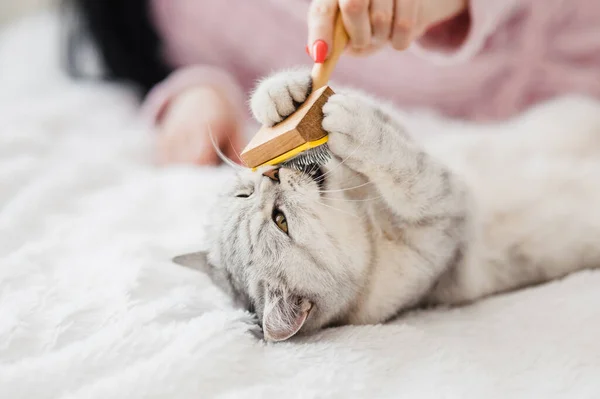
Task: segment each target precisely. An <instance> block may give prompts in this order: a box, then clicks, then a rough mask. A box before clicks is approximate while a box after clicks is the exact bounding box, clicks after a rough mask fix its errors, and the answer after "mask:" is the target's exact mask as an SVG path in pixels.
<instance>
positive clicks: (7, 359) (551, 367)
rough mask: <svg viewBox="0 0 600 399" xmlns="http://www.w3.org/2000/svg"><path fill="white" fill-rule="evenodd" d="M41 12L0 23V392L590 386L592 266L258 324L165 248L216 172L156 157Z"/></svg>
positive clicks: (337, 393)
mask: <svg viewBox="0 0 600 399" xmlns="http://www.w3.org/2000/svg"><path fill="white" fill-rule="evenodd" d="M55 28H56V26H55V24H54V23H53V17H52V16H51V15H42V16H39V17H36V18H32V19H30V20H27V21H25V22H22V23H20V24H19V25H16V26H13V27H11V28H10V29H8V30H7V31H5V32H4V33H3V34H2V35H1V36H0V88H1V90H0V392H2V394H1V396H2V397H3V398H36V399H41V398H58V397H60V398H136V397H153V398H163V397H164V398H178V399H183V398H209V397H210V398H212V397H219V398H233V397H236V398H238V397H261V398H263V397H273V398H283V397H303V398H311V397H315V398H316V397H320V398H321V397H339V398H347V397H364V398H374V397H394V398H398V397H403V398H404V397H415V398H426V397H431V398H440V397H444V398H494V397H498V398H505V397H510V398H517V397H522V398H559V397H560V398H593V397H595V398H598V397H600V273H599V272H583V273H579V274H576V275H573V276H571V277H569V278H567V279H564V280H562V281H557V282H554V283H550V284H546V285H543V286H539V287H535V288H530V289H527V290H522V291H520V292H516V293H513V294H509V295H503V296H499V297H495V298H491V299H488V300H485V301H482V302H480V303H478V304H475V305H473V306H468V307H464V308H459V309H452V310H444V309H438V310H433V311H423V312H418V313H413V314H410V315H407V316H405V317H403V318H401V319H399V320H397V321H396V322H394V323H390V324H387V325H383V326H364V327H344V328H337V329H331V330H327V331H323V332H321V333H319V334H317V335H314V336H311V337H308V338H302V339H296V340H292V341H290V342H287V343H282V344H274V345H271V344H265V343H263V342H261V341H258V340H257V339H256V338H255V337H254V336H253V335H252V334H250V333H249V332H248V330H249V328H250V326H251V318H250V316H249V315H247V314H246V313H244V312H240V311H236V310H233V309H232V308H231V307H230V305H229V303H228V301H227V298H225V297H224V296H223V295H222V294H221V293H220V292H219V291H218V290H217V289H216V288H215V287H213V286H212V285H211V283H210V281H209V280H208V279H207V278H206V277H204V276H203V275H201V274H199V273H195V272H193V271H190V270H187V269H183V268H180V267H177V266H174V265H173V264H171V263H170V258H171V257H172V256H173V255H178V254H180V253H183V252H187V251H192V250H196V249H200V248H202V247H203V221H204V219H205V216H206V214H207V211H208V209H207V206H208V205H209V204H210V203H211V201H214V200H215V193H216V190H217V189H218V188H219V187H220V186H221V185H222V184H224V181H225V180H226V179H228V178H229V177H230V173H229V172H228V171H227V170H226V169H194V168H185V167H177V168H167V169H159V168H155V167H153V166H152V165H151V163H150V162H149V156H148V154H149V148H150V143H151V141H150V136H149V135H148V134H147V132H146V131H145V129H144V128H143V126H141V125H140V124H139V123H138V122H137V119H136V117H135V116H136V114H135V110H136V103H135V100H134V98H133V97H132V95H131V94H130V93H128V92H126V91H125V90H123V89H118V88H114V87H108V86H98V85H94V84H91V83H90V84H87V85H74V84H73V83H70V82H69V81H67V80H66V79H65V78H64V77H63V76H62V75H61V74H60V72H59V69H58V66H57V65H56V64H57V57H58V55H57V47H56V44H55V43H54V40H55V39H56V37H55V36H54V35H55V34H56V33H57V32H56V29H55ZM575 105H576V104H574V106H575ZM599 109H600V107H599ZM431 123H433V122H431ZM452 128H454V129H458V127H456V126H454V127H452ZM513 128H514V126H513ZM496 129H498V128H496ZM599 182H600V177H599Z"/></svg>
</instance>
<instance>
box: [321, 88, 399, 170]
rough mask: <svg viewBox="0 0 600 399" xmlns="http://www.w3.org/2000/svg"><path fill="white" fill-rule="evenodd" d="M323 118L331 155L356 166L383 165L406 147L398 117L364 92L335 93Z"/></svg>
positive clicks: (327, 105) (326, 106) (325, 107)
mask: <svg viewBox="0 0 600 399" xmlns="http://www.w3.org/2000/svg"><path fill="white" fill-rule="evenodd" d="M323 116H324V117H323V123H322V126H323V129H324V130H325V131H327V132H328V133H329V148H330V149H331V151H332V153H333V154H335V155H336V156H338V157H340V158H343V159H346V160H347V161H350V162H351V163H353V164H354V163H355V162H359V163H361V164H364V165H363V166H367V164H368V165H371V164H372V163H373V162H374V161H377V162H381V160H382V159H383V158H386V157H388V156H390V155H392V154H395V153H398V152H399V151H400V152H401V150H403V149H404V148H405V147H406V145H407V141H408V140H407V139H408V136H407V134H406V129H405V127H404V124H403V123H402V122H401V121H400V119H399V117H398V115H396V114H395V113H394V112H393V111H392V110H391V109H389V108H388V106H386V105H384V104H380V103H379V102H378V101H377V100H375V99H372V98H370V97H368V96H366V95H364V94H362V93H348V94H334V95H333V96H331V97H330V98H329V99H328V100H327V103H326V104H325V105H324V106H323ZM355 166H356V165H355Z"/></svg>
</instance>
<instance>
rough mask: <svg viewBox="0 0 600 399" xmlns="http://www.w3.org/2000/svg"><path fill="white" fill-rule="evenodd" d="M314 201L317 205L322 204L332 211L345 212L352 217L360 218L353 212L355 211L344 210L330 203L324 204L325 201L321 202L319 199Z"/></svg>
mask: <svg viewBox="0 0 600 399" xmlns="http://www.w3.org/2000/svg"><path fill="white" fill-rule="evenodd" d="M315 203H317V204H319V205H322V206H324V207H326V208H329V209H333V210H334V211H337V212H340V213H343V214H346V215H348V216H352V217H354V218H356V219H360V218H359V216H358V215H357V214H355V213H351V212H348V211H345V210H343V209H339V208H336V207H335V206H331V205H328V204H325V203H323V202H321V201H315Z"/></svg>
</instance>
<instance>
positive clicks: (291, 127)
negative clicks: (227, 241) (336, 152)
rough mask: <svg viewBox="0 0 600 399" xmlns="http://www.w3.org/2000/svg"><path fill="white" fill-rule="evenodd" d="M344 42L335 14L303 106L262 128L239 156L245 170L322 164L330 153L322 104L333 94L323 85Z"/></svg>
mask: <svg viewBox="0 0 600 399" xmlns="http://www.w3.org/2000/svg"><path fill="white" fill-rule="evenodd" d="M347 43H348V34H347V33H346V30H345V29H344V23H343V22H342V16H341V13H339V12H338V15H337V18H336V23H335V29H334V35H333V44H332V48H331V52H330V53H329V57H328V58H327V59H326V60H325V61H324V62H322V63H316V64H315V65H314V66H313V69H312V72H311V78H312V92H311V94H310V95H309V96H308V98H307V99H306V100H305V101H304V103H303V104H302V105H301V106H300V107H299V108H298V109H297V110H296V111H295V112H294V113H293V114H291V115H290V116H288V117H287V118H286V119H285V120H283V121H281V122H279V123H278V124H276V125H275V126H273V127H269V126H263V127H262V128H261V129H260V130H259V131H258V133H257V134H256V136H254V138H253V139H252V140H251V141H250V143H249V144H248V145H247V146H246V148H245V149H244V151H243V152H242V153H241V158H242V161H243V162H244V164H246V166H247V167H249V168H252V170H256V169H257V168H259V167H261V166H265V165H281V164H284V165H286V166H291V167H296V168H302V167H305V166H307V165H312V164H315V163H316V164H318V165H322V164H324V163H326V162H327V161H328V160H329V159H330V157H331V154H330V152H329V149H328V148H327V139H328V137H327V132H326V131H324V130H323V128H322V126H321V122H322V120H323V111H322V108H323V105H325V103H326V102H327V99H328V98H329V97H330V96H331V95H333V90H331V88H330V87H329V86H327V82H328V81H329V77H330V76H331V73H332V72H333V69H334V67H335V64H336V63H337V61H338V59H339V58H340V55H341V54H342V52H343V51H344V48H345V47H346V44H347Z"/></svg>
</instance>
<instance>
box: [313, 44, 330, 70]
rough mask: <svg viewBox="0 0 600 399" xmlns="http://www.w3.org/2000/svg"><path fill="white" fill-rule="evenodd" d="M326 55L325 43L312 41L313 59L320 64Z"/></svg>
mask: <svg viewBox="0 0 600 399" xmlns="http://www.w3.org/2000/svg"><path fill="white" fill-rule="evenodd" d="M325 57H327V43H325V42H324V41H323V40H317V41H315V42H314V43H313V59H314V60H315V62H316V63H317V64H322V63H323V62H324V61H325Z"/></svg>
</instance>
